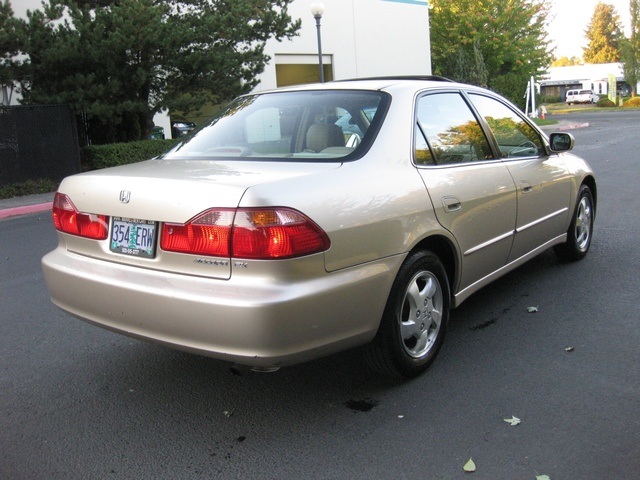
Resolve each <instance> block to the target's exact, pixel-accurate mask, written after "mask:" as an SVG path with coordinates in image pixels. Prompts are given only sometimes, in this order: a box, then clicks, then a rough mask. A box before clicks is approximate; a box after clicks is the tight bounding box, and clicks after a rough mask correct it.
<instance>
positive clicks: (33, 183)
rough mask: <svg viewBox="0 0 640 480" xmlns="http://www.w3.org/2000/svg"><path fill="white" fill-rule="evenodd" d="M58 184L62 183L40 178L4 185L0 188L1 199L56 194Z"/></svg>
mask: <svg viewBox="0 0 640 480" xmlns="http://www.w3.org/2000/svg"><path fill="white" fill-rule="evenodd" d="M58 183H60V182H56V181H54V180H49V179H46V178H40V179H37V180H27V181H26V182H20V183H12V184H10V185H4V186H2V187H0V198H13V197H21V196H23V195H35V194H38V193H49V192H55V191H56V190H57V189H58Z"/></svg>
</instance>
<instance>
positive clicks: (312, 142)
mask: <svg viewBox="0 0 640 480" xmlns="http://www.w3.org/2000/svg"><path fill="white" fill-rule="evenodd" d="M388 103H389V99H388V95H387V94H385V93H382V92H373V91H355V90H339V91H336V90H323V91H305V92H275V93H265V94H258V95H250V96H245V97H240V98H238V99H236V100H235V101H234V102H232V103H231V104H230V105H229V106H228V107H227V108H226V109H224V110H223V111H222V112H221V113H220V114H219V115H217V116H215V117H214V118H212V119H211V120H209V121H208V122H206V123H205V124H204V125H203V126H202V127H200V128H199V129H197V130H196V131H194V132H193V133H192V134H191V135H190V136H188V137H186V138H185V139H184V140H183V141H182V142H181V143H179V144H178V145H177V146H176V147H174V148H173V149H172V150H170V151H169V152H168V153H167V154H165V155H164V156H163V157H162V158H164V159H194V158H196V159H218V158H230V159H233V158H238V157H240V158H247V157H250V158H252V159H265V160H278V159H280V160H288V159H291V160H305V161H327V160H328V161H332V160H335V159H339V160H340V161H343V160H348V159H355V158H358V157H359V156H361V155H362V154H363V153H364V152H365V151H366V150H367V149H368V147H369V146H370V144H371V142H372V141H373V138H374V137H375V135H376V132H377V129H378V128H379V125H380V123H381V121H382V117H383V116H384V114H385V112H386V109H387V106H388Z"/></svg>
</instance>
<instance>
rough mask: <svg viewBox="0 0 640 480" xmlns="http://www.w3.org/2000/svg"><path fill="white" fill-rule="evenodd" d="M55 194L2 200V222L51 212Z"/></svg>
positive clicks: (0, 213)
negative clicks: (21, 216) (20, 216)
mask: <svg viewBox="0 0 640 480" xmlns="http://www.w3.org/2000/svg"><path fill="white" fill-rule="evenodd" d="M54 195H55V192H49V193H40V194H35V195H25V196H22V197H13V198H5V199H1V200H0V220H4V219H5V218H10V217H16V216H19V215H28V214H31V213H38V212H44V211H47V210H51V205H52V203H53V197H54Z"/></svg>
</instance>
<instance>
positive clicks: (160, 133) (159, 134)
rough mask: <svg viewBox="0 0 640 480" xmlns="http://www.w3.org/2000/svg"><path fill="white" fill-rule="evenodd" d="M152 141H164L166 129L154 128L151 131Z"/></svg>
mask: <svg viewBox="0 0 640 480" xmlns="http://www.w3.org/2000/svg"><path fill="white" fill-rule="evenodd" d="M151 140H164V128H162V127H158V126H154V127H153V129H152V130H151Z"/></svg>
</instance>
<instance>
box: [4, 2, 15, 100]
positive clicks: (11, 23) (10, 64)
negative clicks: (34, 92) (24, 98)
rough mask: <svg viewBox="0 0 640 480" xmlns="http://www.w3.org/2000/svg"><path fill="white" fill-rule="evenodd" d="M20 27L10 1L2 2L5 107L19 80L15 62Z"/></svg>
mask: <svg viewBox="0 0 640 480" xmlns="http://www.w3.org/2000/svg"><path fill="white" fill-rule="evenodd" d="M18 26H19V21H18V20H17V19H16V18H15V17H14V16H13V9H12V8H11V4H10V3H9V0H4V1H0V89H1V90H2V103H3V104H4V105H8V104H9V99H10V96H11V93H12V91H13V88H14V86H15V84H16V80H17V79H18V78H19V76H18V68H19V62H18V61H16V60H15V57H16V56H17V55H18V53H20V42H19V39H18V33H17V28H18Z"/></svg>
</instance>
